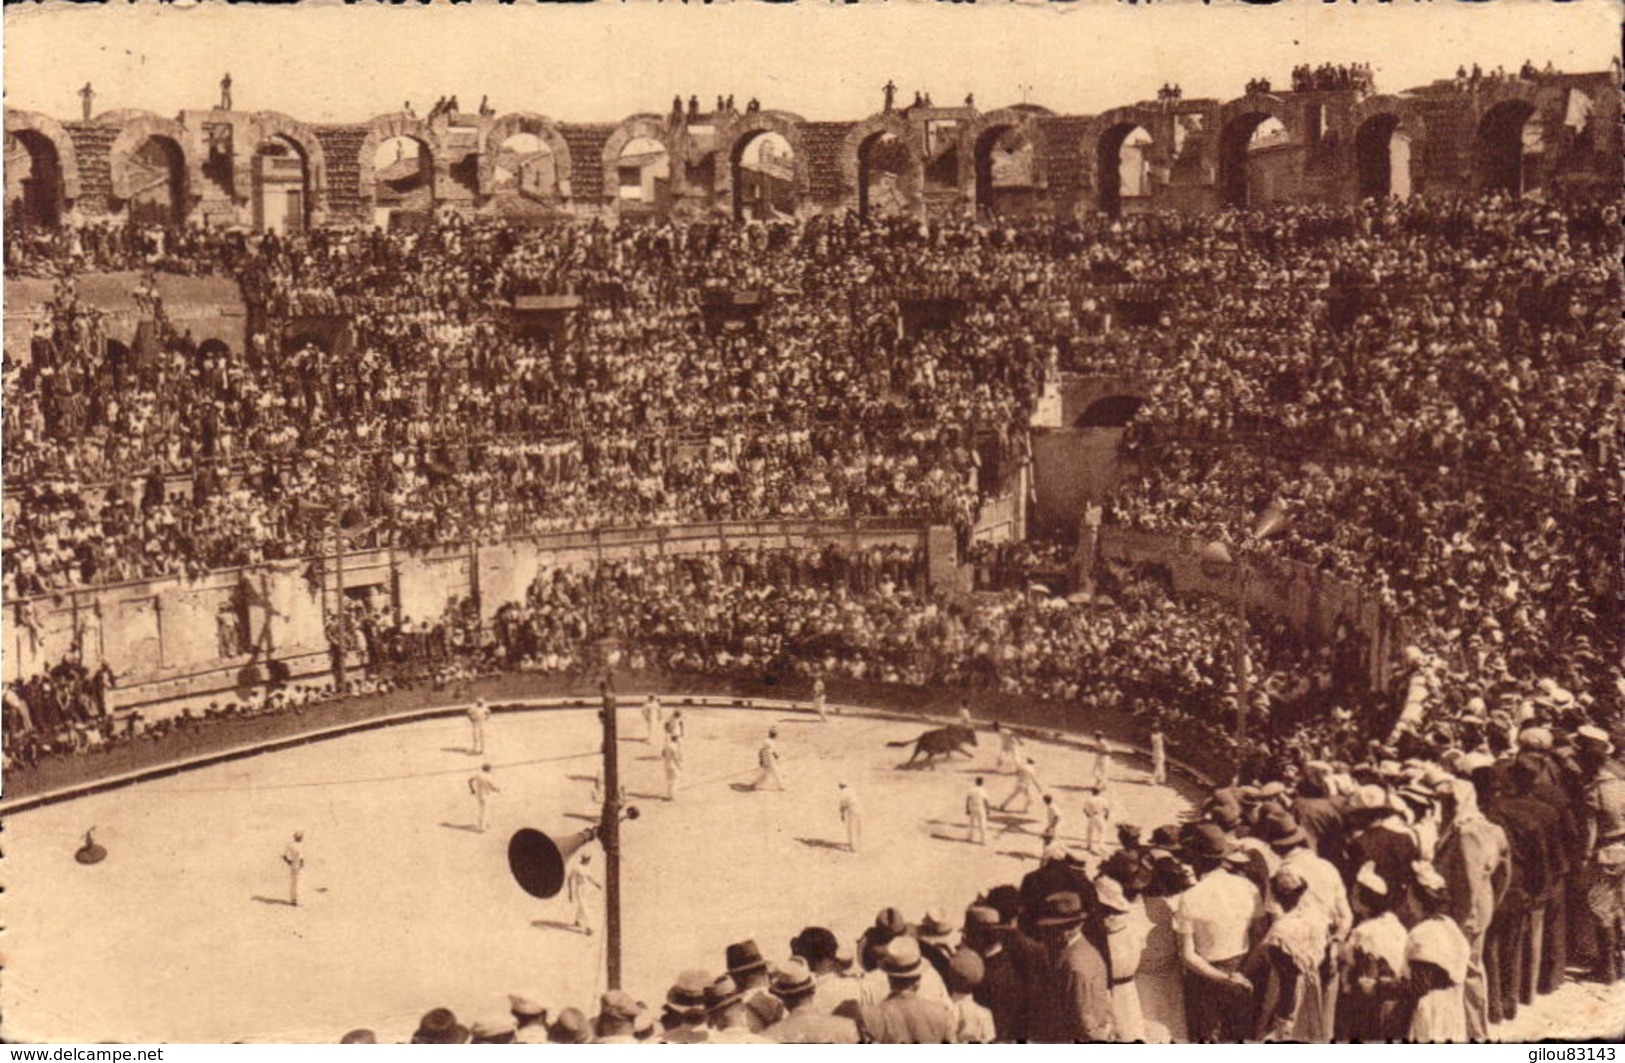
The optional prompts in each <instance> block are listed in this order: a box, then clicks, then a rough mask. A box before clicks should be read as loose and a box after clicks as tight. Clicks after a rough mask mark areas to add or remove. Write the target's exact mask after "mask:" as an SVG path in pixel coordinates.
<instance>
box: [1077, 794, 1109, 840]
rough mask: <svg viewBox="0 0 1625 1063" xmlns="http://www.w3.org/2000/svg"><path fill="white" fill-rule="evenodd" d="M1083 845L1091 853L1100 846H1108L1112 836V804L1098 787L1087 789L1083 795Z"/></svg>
mask: <svg viewBox="0 0 1625 1063" xmlns="http://www.w3.org/2000/svg"><path fill="white" fill-rule="evenodd" d="M1083 821H1084V833H1083V839H1084V845H1085V847H1086V848H1087V849H1088V850H1089V851H1090V852H1091V853H1098V852H1099V851H1100V846H1102V845H1110V844H1111V836H1112V833H1111V832H1112V804H1111V801H1109V800H1107V798H1106V791H1105V790H1104V789H1102V788H1101V787H1099V786H1091V787H1089V792H1088V793H1087V794H1084V795H1083Z"/></svg>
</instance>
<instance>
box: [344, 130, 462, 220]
mask: <svg viewBox="0 0 1625 1063" xmlns="http://www.w3.org/2000/svg"><path fill="white" fill-rule="evenodd" d="M395 137H406V138H408V139H410V140H415V141H417V142H418V143H419V144H420V145H422V147H423V149H424V150H425V151H427V152H428V153H429V166H430V170H431V172H432V173H433V175H434V176H433V184H434V186H435V191H436V192H437V193H438V191H439V187H438V186H439V184H440V177H441V174H442V172H443V171H444V168H445V161H444V159H443V158H442V153H441V150H440V138H439V137H437V136H435V132H434V130H433V129H432V128H430V126H429V123H427V122H425V121H423V119H421V118H418V117H416V116H414V115H409V114H407V113H406V112H405V111H397V112H395V113H394V114H381V115H378V116H377V117H376V118H373V119H372V120H371V121H369V122H367V136H366V139H364V140H362V141H361V148H360V150H359V151H357V153H356V164H357V167H358V168H359V170H360V176H359V178H358V183H359V186H360V189H361V196H362V198H363V199H364V200H366V201H367V202H369V203H370V202H371V201H372V198H373V188H374V187H375V186H376V184H377V179H378V175H377V171H376V159H375V156H376V155H377V154H378V148H379V145H381V144H383V143H385V142H386V141H389V140H393V139H394V138H395ZM435 198H436V199H439V196H438V194H437V195H436V196H435Z"/></svg>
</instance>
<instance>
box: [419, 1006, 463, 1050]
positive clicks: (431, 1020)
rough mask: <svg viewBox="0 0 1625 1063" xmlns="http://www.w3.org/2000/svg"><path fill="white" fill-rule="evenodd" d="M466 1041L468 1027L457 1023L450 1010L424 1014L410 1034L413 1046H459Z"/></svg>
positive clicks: (438, 1010)
mask: <svg viewBox="0 0 1625 1063" xmlns="http://www.w3.org/2000/svg"><path fill="white" fill-rule="evenodd" d="M467 1041H468V1027H466V1026H460V1025H458V1023H457V1016H456V1015H454V1014H452V1011H451V1009H450V1008H435V1009H434V1010H432V1011H428V1012H425V1013H424V1015H423V1018H421V1019H419V1020H418V1028H417V1030H416V1031H415V1032H414V1033H413V1034H412V1043H413V1044H415V1045H460V1044H464V1043H466V1042H467Z"/></svg>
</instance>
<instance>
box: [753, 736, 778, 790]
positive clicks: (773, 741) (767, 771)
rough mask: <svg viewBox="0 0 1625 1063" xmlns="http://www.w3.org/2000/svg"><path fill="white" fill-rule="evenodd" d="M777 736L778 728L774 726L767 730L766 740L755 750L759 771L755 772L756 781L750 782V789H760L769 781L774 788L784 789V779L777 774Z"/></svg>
mask: <svg viewBox="0 0 1625 1063" xmlns="http://www.w3.org/2000/svg"><path fill="white" fill-rule="evenodd" d="M778 738H779V730H778V728H776V727H775V728H773V729H772V730H770V731H768V732H767V740H766V741H764V742H763V743H762V748H761V749H758V750H757V751H756V764H757V766H758V767H759V768H761V771H760V772H758V773H757V775H756V781H755V782H753V783H751V784H750V788H751V789H752V790H760V789H761V788H762V787H764V786H766V785H767V784H768V783H769V782H771V783H772V784H773V789H775V790H783V789H784V779H783V778H782V777H781V776H780V775H779V746H778Z"/></svg>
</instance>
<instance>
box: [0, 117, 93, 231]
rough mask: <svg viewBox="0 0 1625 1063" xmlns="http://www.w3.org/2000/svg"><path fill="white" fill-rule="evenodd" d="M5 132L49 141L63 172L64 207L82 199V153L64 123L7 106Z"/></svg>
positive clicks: (58, 166)
mask: <svg viewBox="0 0 1625 1063" xmlns="http://www.w3.org/2000/svg"><path fill="white" fill-rule="evenodd" d="M6 132H8V133H10V134H12V135H13V136H16V135H19V134H24V133H31V134H34V135H37V136H39V137H42V138H44V139H45V140H46V141H49V142H50V145H51V147H52V148H54V149H56V164H57V168H58V169H59V170H60V171H61V176H62V198H63V200H64V201H65V206H71V205H72V204H73V201H74V200H76V199H78V198H79V153H78V152H77V151H76V150H74V146H73V138H72V137H71V136H69V135H68V131H67V130H66V129H64V128H62V124H61V123H60V122H58V121H57V120H56V119H54V118H51V117H50V116H48V115H43V114H39V113H38V112H35V111H14V110H12V109H11V108H10V107H7V108H6Z"/></svg>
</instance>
